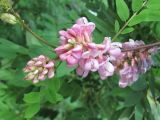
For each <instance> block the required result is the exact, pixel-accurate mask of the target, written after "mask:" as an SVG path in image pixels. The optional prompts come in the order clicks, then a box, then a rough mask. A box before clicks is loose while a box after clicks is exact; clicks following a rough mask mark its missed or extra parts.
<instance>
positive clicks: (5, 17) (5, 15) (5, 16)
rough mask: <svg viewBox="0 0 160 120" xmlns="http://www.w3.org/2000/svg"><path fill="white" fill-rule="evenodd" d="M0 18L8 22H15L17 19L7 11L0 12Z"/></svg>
mask: <svg viewBox="0 0 160 120" xmlns="http://www.w3.org/2000/svg"><path fill="white" fill-rule="evenodd" d="M0 19H1V20H2V21H4V22H7V23H10V24H16V23H17V19H16V17H15V16H14V15H12V14H9V13H2V14H1V15H0Z"/></svg>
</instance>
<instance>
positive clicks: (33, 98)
mask: <svg viewBox="0 0 160 120" xmlns="http://www.w3.org/2000/svg"><path fill="white" fill-rule="evenodd" d="M23 100H24V101H25V102H26V103H39V102H40V94H39V92H30V93H28V94H25V95H24V98H23Z"/></svg>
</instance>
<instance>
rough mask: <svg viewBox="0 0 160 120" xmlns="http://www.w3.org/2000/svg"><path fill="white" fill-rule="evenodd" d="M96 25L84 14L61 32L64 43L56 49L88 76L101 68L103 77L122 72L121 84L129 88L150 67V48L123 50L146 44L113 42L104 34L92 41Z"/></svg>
mask: <svg viewBox="0 0 160 120" xmlns="http://www.w3.org/2000/svg"><path fill="white" fill-rule="evenodd" d="M94 29H95V24H94V23H92V22H88V20H87V19H86V18H85V17H82V18H80V19H78V20H77V22H76V23H75V25H73V26H72V27H71V28H70V29H67V30H66V31H64V30H62V31H60V32H59V34H60V40H61V45H60V46H59V47H57V48H56V49H55V52H56V53H57V55H58V56H59V58H60V60H62V61H66V62H67V64H68V66H69V67H72V66H75V65H76V66H77V70H76V71H77V74H78V75H80V76H82V77H86V76H87V75H88V74H89V72H90V71H91V72H96V71H98V73H99V75H100V78H101V79H102V80H104V79H106V78H107V77H109V76H112V75H113V74H114V73H115V72H117V73H119V75H120V81H119V86H120V87H126V86H128V85H131V84H132V83H134V82H135V81H137V79H138V76H139V74H140V73H144V72H146V71H147V70H148V69H149V68H150V66H151V59H150V57H149V54H148V51H141V52H138V53H135V52H122V51H121V50H122V49H129V48H135V47H139V46H142V45H144V42H143V41H134V40H130V41H129V42H125V43H120V42H111V39H110V38H109V37H105V38H104V41H103V43H102V44H96V43H94V42H93V41H92V32H93V30H94Z"/></svg>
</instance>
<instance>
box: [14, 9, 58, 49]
mask: <svg viewBox="0 0 160 120" xmlns="http://www.w3.org/2000/svg"><path fill="white" fill-rule="evenodd" d="M11 13H12V14H13V15H14V16H15V17H16V18H17V20H18V21H19V22H20V24H21V25H22V26H23V28H25V29H26V30H27V31H28V32H30V33H31V34H32V35H33V36H34V37H35V38H37V40H39V41H40V42H42V43H44V44H46V45H47V46H49V47H52V48H56V46H54V45H51V44H50V43H48V42H47V40H45V39H44V38H42V37H41V36H39V35H38V34H36V33H35V32H33V31H32V29H31V28H30V27H29V26H28V25H27V24H25V22H24V20H22V19H21V18H20V17H19V16H18V15H17V13H15V12H14V10H13V9H12V10H11Z"/></svg>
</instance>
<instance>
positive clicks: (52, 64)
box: [44, 61, 54, 68]
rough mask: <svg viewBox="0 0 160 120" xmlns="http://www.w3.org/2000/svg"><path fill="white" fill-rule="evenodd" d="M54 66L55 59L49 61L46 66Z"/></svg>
mask: <svg viewBox="0 0 160 120" xmlns="http://www.w3.org/2000/svg"><path fill="white" fill-rule="evenodd" d="M53 66H54V62H53V61H49V63H48V64H46V65H45V66H44V67H46V68H51V67H53Z"/></svg>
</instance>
